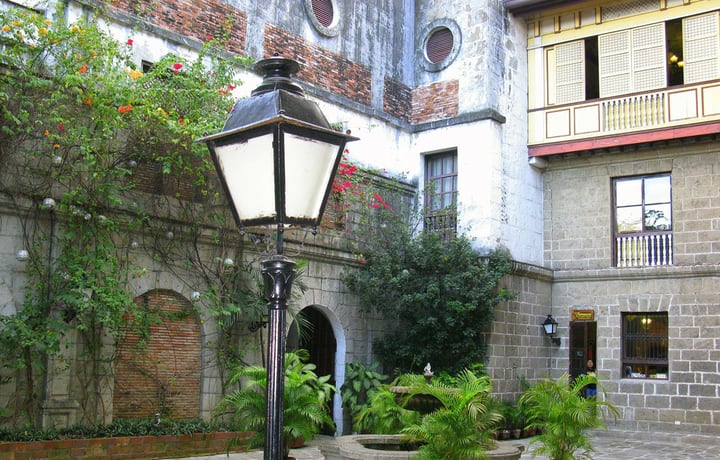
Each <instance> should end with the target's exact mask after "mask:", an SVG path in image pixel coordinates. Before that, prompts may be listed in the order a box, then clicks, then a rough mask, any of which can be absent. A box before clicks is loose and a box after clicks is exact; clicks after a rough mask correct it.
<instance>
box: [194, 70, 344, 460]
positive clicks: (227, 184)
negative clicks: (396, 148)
mask: <svg viewBox="0 0 720 460" xmlns="http://www.w3.org/2000/svg"><path fill="white" fill-rule="evenodd" d="M299 69H300V66H299V64H298V63H297V62H296V61H294V60H292V59H285V58H282V57H277V56H276V57H272V58H269V59H265V60H262V61H260V62H258V63H257V64H256V65H255V70H256V71H258V72H260V73H262V74H263V75H264V77H263V81H262V83H261V84H260V86H258V87H257V88H256V89H255V90H253V92H252V93H251V97H249V98H247V99H242V100H240V101H238V102H237V103H236V104H235V107H233V110H232V112H231V113H230V116H229V117H228V119H227V121H226V122H225V126H224V127H223V130H222V131H221V132H220V133H218V134H214V135H210V136H206V137H203V138H202V139H200V141H202V142H205V143H206V144H207V146H208V148H209V149H210V154H211V155H212V158H213V161H214V163H215V167H216V169H217V172H218V175H219V176H220V182H221V183H222V186H223V188H224V190H225V194H226V196H227V197H228V200H229V201H230V204H231V207H232V212H233V215H234V217H235V220H236V222H237V224H238V225H239V226H240V228H241V229H244V228H246V227H253V226H260V225H275V226H276V231H277V248H276V254H275V255H273V256H271V257H270V258H268V259H266V260H263V261H262V276H263V280H264V283H265V295H266V298H267V299H268V326H269V330H268V335H269V337H268V349H267V356H268V370H267V372H268V377H267V382H268V383H267V408H266V419H265V422H266V428H265V453H264V458H265V460H276V459H277V460H279V459H281V458H282V455H283V449H282V447H283V446H282V442H283V436H282V433H283V391H284V379H285V376H284V371H285V312H286V310H287V303H288V298H289V297H290V291H291V289H292V282H293V280H294V278H295V270H294V268H295V262H294V261H293V260H291V259H289V258H287V257H285V256H283V255H282V253H283V230H284V229H285V227H286V226H290V225H296V226H308V227H313V228H316V227H317V226H318V225H319V224H320V220H321V219H322V214H323V211H324V209H325V204H326V202H327V198H328V196H329V195H330V192H331V190H332V181H333V177H334V175H335V171H336V170H337V167H338V164H339V163H340V159H341V157H342V153H343V151H344V149H345V143H346V142H349V141H353V140H356V138H355V137H352V136H349V135H345V134H343V133H340V132H337V131H334V130H333V129H331V127H330V123H328V121H327V119H326V118H325V115H323V113H322V111H321V110H320V107H319V106H318V105H317V104H316V103H315V102H313V101H310V100H308V99H306V98H305V96H304V92H303V90H302V88H300V86H299V85H297V84H296V83H294V82H293V81H292V79H291V76H292V75H293V74H295V73H297V71H298V70H299Z"/></svg>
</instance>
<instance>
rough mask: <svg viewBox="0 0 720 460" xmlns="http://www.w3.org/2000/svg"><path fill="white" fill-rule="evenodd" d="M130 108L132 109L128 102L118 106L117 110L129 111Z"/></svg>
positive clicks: (121, 111)
mask: <svg viewBox="0 0 720 460" xmlns="http://www.w3.org/2000/svg"><path fill="white" fill-rule="evenodd" d="M132 109H133V107H132V105H130V104H128V105H121V106H120V107H118V112H120V113H126V112H129V111H131V110H132Z"/></svg>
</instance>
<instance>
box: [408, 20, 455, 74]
mask: <svg viewBox="0 0 720 460" xmlns="http://www.w3.org/2000/svg"><path fill="white" fill-rule="evenodd" d="M420 36H421V37H425V38H424V40H423V44H422V46H421V47H419V48H418V54H419V56H418V58H419V59H418V61H419V62H421V63H422V66H423V68H424V69H425V70H427V71H430V72H438V71H440V70H442V69H444V68H446V67H447V66H449V65H450V64H451V63H452V62H453V61H454V60H455V57H457V54H458V52H459V51H460V44H461V40H462V36H461V35H460V28H459V27H458V25H457V23H456V22H455V21H453V20H452V19H437V20H435V21H433V22H432V23H430V24H428V26H427V27H425V29H424V30H423V32H422V34H421V35H420Z"/></svg>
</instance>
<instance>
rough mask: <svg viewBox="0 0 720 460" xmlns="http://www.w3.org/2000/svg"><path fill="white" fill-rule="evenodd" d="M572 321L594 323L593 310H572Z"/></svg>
mask: <svg viewBox="0 0 720 460" xmlns="http://www.w3.org/2000/svg"><path fill="white" fill-rule="evenodd" d="M572 320H573V321H595V310H573V311H572Z"/></svg>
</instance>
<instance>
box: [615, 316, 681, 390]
mask: <svg viewBox="0 0 720 460" xmlns="http://www.w3.org/2000/svg"><path fill="white" fill-rule="evenodd" d="M637 317H639V320H640V321H641V328H645V332H643V331H642V330H641V331H639V332H636V331H634V330H633V331H630V329H631V327H630V325H631V321H634V320H635V319H636V318H637ZM653 322H654V323H655V324H658V323H660V324H661V327H663V326H662V324H663V323H664V331H662V330H661V331H660V333H658V332H650V326H644V325H649V324H652V323H653ZM669 323H670V321H669V316H668V312H667V311H664V312H623V313H622V314H621V339H620V343H621V356H622V361H621V368H620V375H621V377H622V378H623V379H642V380H668V379H669V375H670V372H669V371H670V363H669V359H668V355H669V348H670V347H669V341H670V339H669V329H670V327H669ZM631 341H633V342H634V344H633V345H634V346H635V347H636V348H640V349H642V350H643V351H644V352H645V354H646V356H637V355H630V354H629V349H630V348H631ZM648 349H650V350H654V351H655V354H656V356H655V357H648V356H647V350H648ZM652 370H655V373H652V372H651V371H652ZM661 371H664V372H661Z"/></svg>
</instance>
